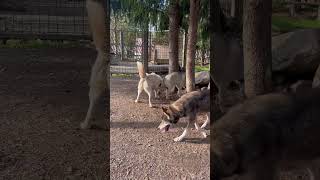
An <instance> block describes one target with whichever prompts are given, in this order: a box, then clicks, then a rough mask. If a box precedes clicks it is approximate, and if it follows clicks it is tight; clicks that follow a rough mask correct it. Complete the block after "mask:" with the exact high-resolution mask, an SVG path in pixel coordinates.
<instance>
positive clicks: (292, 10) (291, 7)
mask: <svg viewBox="0 0 320 180" xmlns="http://www.w3.org/2000/svg"><path fill="white" fill-rule="evenodd" d="M289 15H290V16H291V17H296V16H297V13H296V5H295V4H290V5H289Z"/></svg>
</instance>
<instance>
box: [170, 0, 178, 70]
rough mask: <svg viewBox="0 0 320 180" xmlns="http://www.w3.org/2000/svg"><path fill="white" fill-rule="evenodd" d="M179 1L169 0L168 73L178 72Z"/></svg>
mask: <svg viewBox="0 0 320 180" xmlns="http://www.w3.org/2000/svg"><path fill="white" fill-rule="evenodd" d="M179 8H180V6H179V0H170V7H169V73H172V72H177V71H179V29H180V28H179V19H180V14H179Z"/></svg>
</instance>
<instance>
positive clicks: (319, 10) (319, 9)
mask: <svg viewBox="0 0 320 180" xmlns="http://www.w3.org/2000/svg"><path fill="white" fill-rule="evenodd" d="M317 19H318V21H320V6H318V16H317Z"/></svg>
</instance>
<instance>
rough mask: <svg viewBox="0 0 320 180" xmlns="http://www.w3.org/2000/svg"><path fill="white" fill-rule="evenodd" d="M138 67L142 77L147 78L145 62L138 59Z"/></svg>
mask: <svg viewBox="0 0 320 180" xmlns="http://www.w3.org/2000/svg"><path fill="white" fill-rule="evenodd" d="M137 67H138V72H139V76H140V78H145V77H146V72H145V70H144V67H143V64H142V63H141V62H139V61H137Z"/></svg>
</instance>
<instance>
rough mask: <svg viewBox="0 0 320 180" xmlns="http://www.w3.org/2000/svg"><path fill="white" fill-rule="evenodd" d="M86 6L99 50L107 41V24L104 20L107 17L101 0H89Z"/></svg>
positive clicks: (91, 29) (94, 40)
mask: <svg viewBox="0 0 320 180" xmlns="http://www.w3.org/2000/svg"><path fill="white" fill-rule="evenodd" d="M86 8H87V11H88V19H89V25H90V31H91V34H92V37H93V42H94V44H95V46H96V48H97V50H98V51H99V50H102V49H103V48H104V45H105V41H106V39H105V34H106V28H105V26H106V25H105V20H104V17H106V15H105V11H104V8H103V4H101V3H100V2H99V1H94V0H87V1H86Z"/></svg>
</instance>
